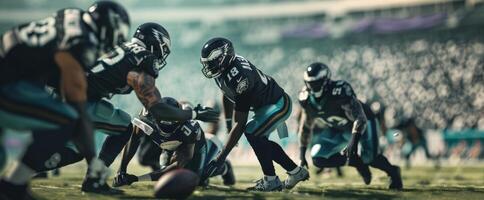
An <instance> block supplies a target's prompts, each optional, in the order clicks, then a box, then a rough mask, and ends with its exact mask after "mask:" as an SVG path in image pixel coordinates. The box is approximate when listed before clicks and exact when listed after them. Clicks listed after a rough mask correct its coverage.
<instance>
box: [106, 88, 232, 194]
mask: <svg viewBox="0 0 484 200" xmlns="http://www.w3.org/2000/svg"><path fill="white" fill-rule="evenodd" d="M163 100H164V101H165V102H166V103H168V104H169V105H172V106H174V107H178V108H181V107H182V106H181V105H180V104H179V102H177V101H176V100H175V99H173V98H171V97H164V98H163ZM187 109H191V108H187ZM133 124H135V126H136V128H135V132H134V133H133V135H132V136H131V139H130V141H129V143H128V144H126V146H125V149H124V152H123V156H122V160H121V165H120V167H119V171H118V175H117V176H116V177H115V178H114V181H113V186H116V187H118V186H123V185H131V184H132V183H134V182H138V181H157V180H158V179H159V178H160V177H161V176H162V175H163V174H165V173H166V172H168V171H170V170H172V169H175V168H187V169H189V170H191V171H193V172H194V173H196V174H198V175H199V176H201V175H202V172H203V171H204V169H205V167H206V165H207V164H208V163H209V161H210V160H211V159H213V158H214V157H215V156H216V155H217V154H218V153H219V152H220V149H221V148H220V147H219V145H217V143H220V141H218V139H217V138H216V137H215V136H213V135H210V137H209V138H208V139H207V138H205V134H204V132H203V130H202V128H201V127H200V125H199V124H198V122H197V121H195V120H186V121H179V122H170V121H158V120H156V119H155V118H154V117H153V116H152V115H151V114H150V113H148V111H147V110H145V109H143V111H142V112H141V114H140V117H139V119H138V118H135V119H134V120H133ZM142 135H147V136H148V137H149V138H150V139H151V140H152V142H153V143H155V144H156V146H158V147H159V148H160V149H161V150H162V151H167V152H170V154H173V159H172V160H171V162H169V163H168V165H166V166H163V168H162V169H160V170H156V171H154V172H151V173H148V174H145V175H141V176H135V175H131V174H128V173H127V167H128V164H129V161H130V160H131V158H132V157H133V156H134V154H135V153H136V150H137V149H138V146H139V138H140V137H141V136H142ZM160 154H161V151H160V153H159V154H158V156H160ZM216 175H221V176H222V179H223V182H224V184H225V185H233V184H235V176H234V173H233V170H232V166H231V164H230V162H229V161H225V164H224V169H223V170H221V173H220V174H215V175H214V176H216ZM199 184H200V185H208V179H205V180H200V183H199Z"/></svg>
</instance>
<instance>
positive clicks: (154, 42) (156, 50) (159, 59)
mask: <svg viewBox="0 0 484 200" xmlns="http://www.w3.org/2000/svg"><path fill="white" fill-rule="evenodd" d="M132 42H134V43H137V44H140V45H142V46H144V47H145V48H146V49H147V50H148V51H151V53H153V54H154V55H155V56H156V60H155V63H154V64H155V68H156V69H157V70H158V71H159V70H161V69H163V67H165V65H166V58H167V57H168V55H169V54H170V46H171V42H170V35H169V34H168V31H166V29H165V28H163V26H161V25H159V24H157V23H152V22H149V23H144V24H142V25H141V26H139V27H138V28H137V29H136V32H135V33H134V36H133V39H132Z"/></svg>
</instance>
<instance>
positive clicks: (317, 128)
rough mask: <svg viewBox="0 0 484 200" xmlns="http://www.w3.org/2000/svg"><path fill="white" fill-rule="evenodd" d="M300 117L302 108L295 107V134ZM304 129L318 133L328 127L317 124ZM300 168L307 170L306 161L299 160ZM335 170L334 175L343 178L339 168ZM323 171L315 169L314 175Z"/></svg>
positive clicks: (322, 169) (306, 126)
mask: <svg viewBox="0 0 484 200" xmlns="http://www.w3.org/2000/svg"><path fill="white" fill-rule="evenodd" d="M302 115H303V108H302V107H297V110H296V124H297V125H296V127H297V128H298V130H296V132H298V133H299V127H300V124H299V122H301V117H302ZM304 128H305V130H306V131H310V132H313V133H318V132H321V131H324V129H326V128H328V126H326V125H325V124H320V123H319V124H312V126H308V125H305V127H304ZM304 153H305V152H304ZM300 157H304V156H302V155H300ZM301 166H302V167H306V169H309V164H308V162H307V160H306V159H304V160H301ZM335 169H336V175H337V176H338V177H343V176H344V174H343V171H342V170H341V167H335ZM323 171H324V168H319V167H316V170H315V172H316V174H321V173H322V172H323ZM328 171H331V170H330V169H329V170H328Z"/></svg>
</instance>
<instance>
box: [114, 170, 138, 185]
mask: <svg viewBox="0 0 484 200" xmlns="http://www.w3.org/2000/svg"><path fill="white" fill-rule="evenodd" d="M137 181H138V177H137V176H135V175H132V174H128V173H126V172H118V174H117V175H116V177H114V180H113V187H121V186H123V185H131V184H132V183H134V182H137Z"/></svg>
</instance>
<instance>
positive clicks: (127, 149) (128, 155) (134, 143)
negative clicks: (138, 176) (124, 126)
mask: <svg viewBox="0 0 484 200" xmlns="http://www.w3.org/2000/svg"><path fill="white" fill-rule="evenodd" d="M133 129H134V131H133V133H132V134H131V137H130V138H129V141H128V143H126V145H125V146H124V150H123V155H122V157H121V164H120V165H119V169H118V173H126V172H127V168H128V165H129V162H130V161H131V159H133V157H134V155H135V154H136V151H137V150H138V146H139V144H140V138H141V134H143V133H142V131H141V130H140V129H139V128H138V127H136V126H134V127H133Z"/></svg>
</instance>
